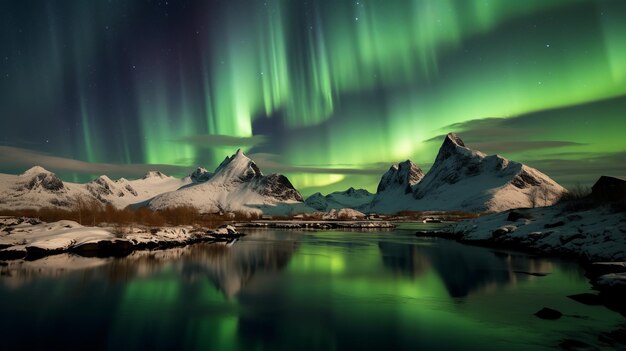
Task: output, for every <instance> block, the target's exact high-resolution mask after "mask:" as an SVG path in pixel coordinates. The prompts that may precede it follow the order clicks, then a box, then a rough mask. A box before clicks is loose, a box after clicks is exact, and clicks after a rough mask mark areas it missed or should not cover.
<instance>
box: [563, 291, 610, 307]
mask: <svg viewBox="0 0 626 351" xmlns="http://www.w3.org/2000/svg"><path fill="white" fill-rule="evenodd" d="M568 297H569V298H570V299H572V300H574V301H576V302H580V303H582V304H584V305H589V306H597V305H602V301H601V299H600V297H599V296H598V295H596V294H591V293H584V294H576V295H569V296H568Z"/></svg>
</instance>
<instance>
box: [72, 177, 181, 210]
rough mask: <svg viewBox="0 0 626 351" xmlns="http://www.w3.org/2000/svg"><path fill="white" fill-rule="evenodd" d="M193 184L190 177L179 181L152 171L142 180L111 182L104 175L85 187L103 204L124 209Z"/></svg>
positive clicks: (121, 179) (122, 179)
mask: <svg viewBox="0 0 626 351" xmlns="http://www.w3.org/2000/svg"><path fill="white" fill-rule="evenodd" d="M191 182H192V180H191V178H190V177H185V178H182V179H179V178H175V177H170V176H167V175H165V174H163V173H161V172H157V171H151V172H148V173H146V174H145V175H144V176H143V177H142V178H140V179H135V180H126V179H124V178H120V179H118V180H111V179H110V178H109V177H107V176H105V175H102V176H100V177H98V178H97V179H95V180H93V181H91V182H89V183H87V184H85V185H84V186H85V187H86V188H87V190H88V192H89V194H91V195H92V196H93V197H94V198H96V199H98V200H99V201H100V202H101V203H110V204H112V205H113V206H115V207H117V208H124V207H126V206H128V205H132V204H136V203H141V202H144V201H147V200H150V199H152V198H153V197H155V196H157V195H159V194H162V193H165V192H169V191H174V190H176V189H179V188H180V187H183V186H185V185H187V184H191Z"/></svg>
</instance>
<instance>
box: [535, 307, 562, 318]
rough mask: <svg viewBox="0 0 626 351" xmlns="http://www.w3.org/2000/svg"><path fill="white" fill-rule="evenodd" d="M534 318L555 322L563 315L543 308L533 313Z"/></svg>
mask: <svg viewBox="0 0 626 351" xmlns="http://www.w3.org/2000/svg"><path fill="white" fill-rule="evenodd" d="M535 316H537V317H538V318H541V319H548V320H556V319H559V318H561V317H562V316H563V313H561V312H559V311H557V310H553V309H551V308H548V307H544V308H542V309H541V310H539V311H537V312H535Z"/></svg>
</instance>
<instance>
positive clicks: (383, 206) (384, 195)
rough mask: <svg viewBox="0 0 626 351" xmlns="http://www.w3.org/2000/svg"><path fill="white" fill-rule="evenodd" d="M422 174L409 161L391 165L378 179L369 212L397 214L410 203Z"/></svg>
mask: <svg viewBox="0 0 626 351" xmlns="http://www.w3.org/2000/svg"><path fill="white" fill-rule="evenodd" d="M423 177H424V172H423V171H422V169H421V168H419V167H418V166H417V165H416V164H415V163H413V162H412V161H411V160H406V161H404V162H400V163H398V164H394V165H392V166H391V167H390V168H389V170H388V171H387V172H385V174H383V176H382V177H381V178H380V182H379V183H378V188H377V189H376V195H375V196H374V198H373V199H372V202H371V203H370V204H369V206H368V208H367V209H368V211H369V212H378V211H381V212H384V213H392V212H398V211H401V210H403V209H405V208H404V207H406V205H405V204H406V203H411V202H412V200H413V199H412V195H413V192H414V190H415V186H416V185H417V184H418V183H419V182H420V180H422V178H423Z"/></svg>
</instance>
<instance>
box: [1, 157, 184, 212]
mask: <svg viewBox="0 0 626 351" xmlns="http://www.w3.org/2000/svg"><path fill="white" fill-rule="evenodd" d="M189 183H191V180H190V178H189V177H186V178H183V179H178V178H174V177H169V176H166V175H164V174H163V173H161V172H156V171H152V172H148V173H146V175H145V176H144V177H143V178H141V179H136V180H126V179H124V178H120V179H117V180H112V179H110V178H109V177H107V176H106V175H102V176H100V177H98V178H96V179H94V180H92V181H90V182H88V183H85V184H77V183H71V182H63V181H62V180H61V179H59V177H57V176H56V175H55V174H54V173H52V172H50V171H48V170H46V169H44V168H42V167H39V166H35V167H32V168H30V169H29V170H27V171H26V172H24V173H22V174H20V175H10V174H0V209H39V208H45V207H53V208H64V209H70V208H72V207H74V206H75V205H76V204H77V202H78V201H79V199H80V201H83V202H85V201H89V200H96V201H98V202H100V203H102V204H111V205H113V206H115V207H117V208H124V207H126V206H128V205H131V204H135V203H140V202H142V201H146V200H149V199H151V198H152V197H154V196H156V195H158V194H161V193H163V192H167V191H172V190H176V189H178V188H180V187H181V186H184V185H186V184H189Z"/></svg>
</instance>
